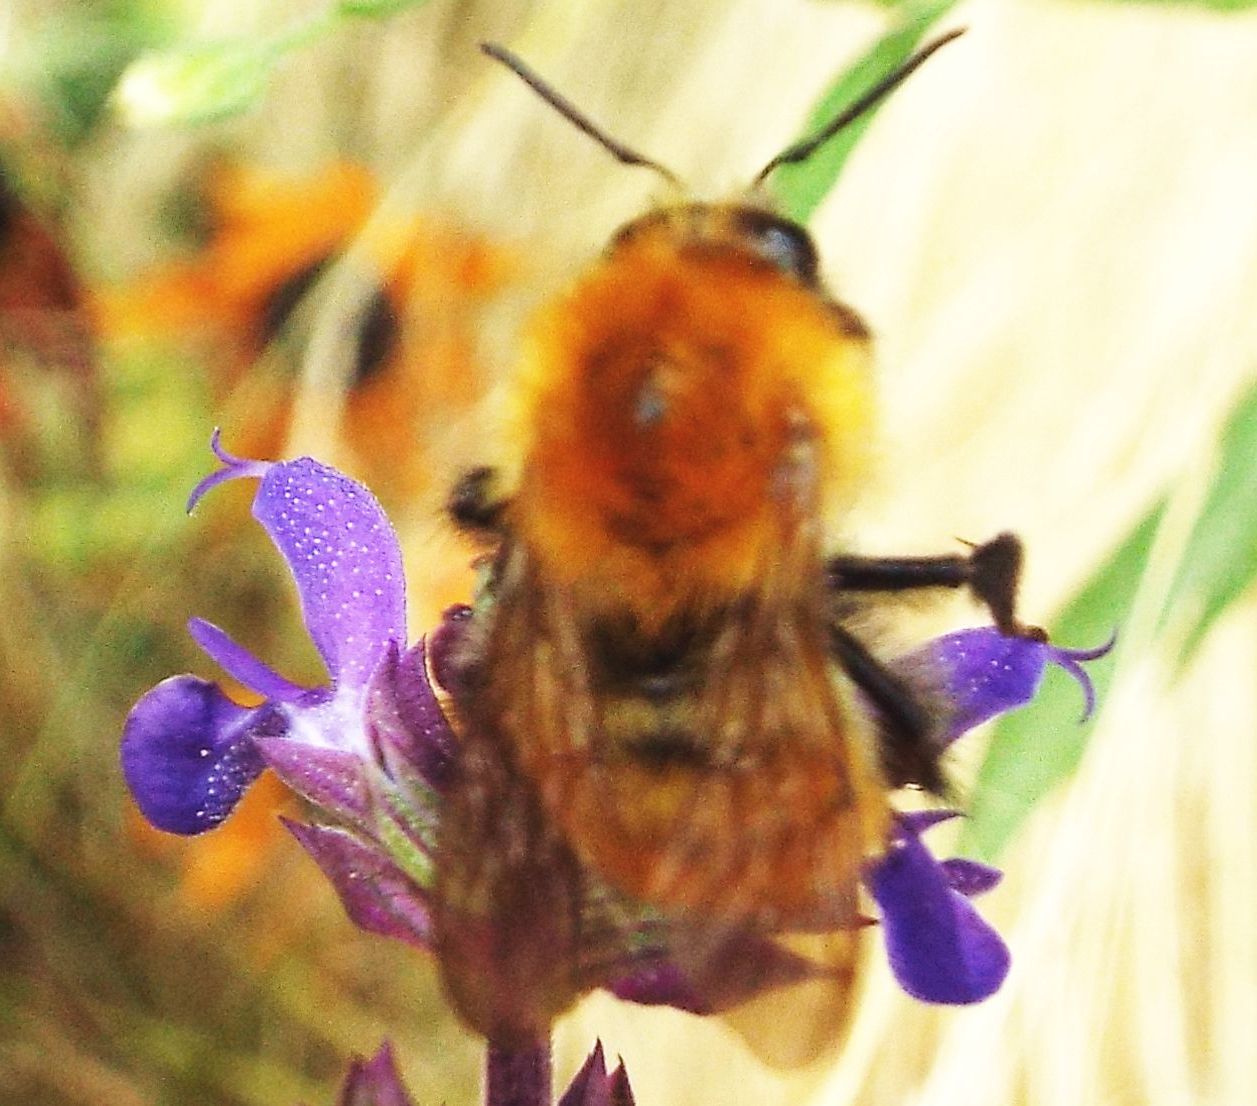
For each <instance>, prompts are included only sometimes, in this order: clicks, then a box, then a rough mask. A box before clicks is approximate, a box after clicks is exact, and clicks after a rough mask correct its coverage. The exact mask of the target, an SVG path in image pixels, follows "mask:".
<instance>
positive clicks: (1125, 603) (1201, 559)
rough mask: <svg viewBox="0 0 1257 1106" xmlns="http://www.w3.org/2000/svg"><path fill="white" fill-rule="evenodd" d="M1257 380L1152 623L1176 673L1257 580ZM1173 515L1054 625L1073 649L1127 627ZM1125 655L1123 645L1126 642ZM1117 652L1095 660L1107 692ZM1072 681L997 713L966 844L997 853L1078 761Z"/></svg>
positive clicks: (1125, 545) (1057, 637)
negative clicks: (1015, 709) (1003, 713)
mask: <svg viewBox="0 0 1257 1106" xmlns="http://www.w3.org/2000/svg"><path fill="white" fill-rule="evenodd" d="M1255 489H1257V386H1254V387H1251V388H1250V389H1249V390H1248V391H1247V392H1245V393H1244V395H1243V396H1241V398H1240V400H1239V402H1238V403H1237V404H1236V406H1235V409H1234V411H1233V413H1232V415H1231V418H1230V419H1229V420H1228V422H1227V424H1226V427H1225V428H1224V430H1223V432H1222V435H1221V437H1220V439H1219V442H1218V450H1217V459H1216V462H1215V464H1214V466H1213V471H1212V476H1211V479H1210V483H1209V487H1208V488H1207V490H1206V493H1205V495H1204V497H1203V506H1202V507H1201V509H1200V511H1199V513H1198V514H1197V516H1196V519H1195V521H1194V523H1193V524H1192V526H1191V530H1190V532H1189V534H1188V537H1187V540H1186V541H1185V542H1184V543H1183V548H1182V550H1181V552H1180V554H1179V559H1178V563H1177V565H1176V566H1174V568H1173V571H1172V573H1171V574H1170V576H1169V580H1170V581H1171V582H1170V586H1169V587H1168V588H1167V590H1166V594H1165V597H1164V599H1163V600H1162V601H1161V603H1160V609H1159V610H1153V611H1152V612H1151V615H1152V624H1153V625H1154V626H1155V627H1156V630H1157V640H1158V643H1159V644H1160V645H1161V646H1162V647H1165V648H1172V649H1174V650H1175V653H1174V655H1173V656H1172V657H1171V659H1172V660H1173V661H1175V662H1176V663H1177V665H1178V668H1179V671H1181V670H1182V668H1183V666H1185V665H1186V664H1187V662H1188V661H1189V660H1190V659H1191V657H1192V655H1193V654H1194V652H1195V650H1196V648H1197V647H1198V646H1199V645H1200V642H1201V641H1202V640H1203V639H1204V636H1205V635H1206V634H1207V633H1208V631H1209V629H1210V627H1212V626H1213V624H1214V623H1215V622H1216V621H1217V619H1218V618H1219V617H1220V616H1221V615H1222V614H1223V613H1224V612H1225V611H1226V609H1227V608H1228V607H1229V606H1230V605H1231V604H1232V603H1233V602H1235V601H1236V600H1237V599H1238V598H1240V596H1241V595H1243V594H1244V592H1245V591H1247V590H1248V588H1249V587H1250V585H1251V584H1252V583H1253V580H1254V578H1257V490H1255ZM1165 515H1166V505H1165V502H1164V501H1163V502H1161V503H1160V504H1158V505H1157V506H1156V507H1155V508H1153V510H1151V511H1150V512H1149V513H1148V514H1147V515H1146V516H1145V517H1144V518H1143V519H1142V520H1141V521H1140V522H1139V524H1138V525H1137V526H1136V527H1135V528H1134V530H1133V531H1132V532H1131V533H1130V534H1129V536H1128V537H1127V538H1126V540H1125V541H1124V542H1122V544H1121V546H1120V547H1119V548H1118V550H1117V551H1116V552H1115V553H1114V554H1113V555H1112V557H1110V558H1109V560H1108V562H1107V563H1106V564H1105V565H1104V566H1103V567H1102V568H1101V569H1100V570H1099V571H1098V572H1097V573H1096V575H1095V576H1094V577H1093V578H1092V580H1091V582H1090V583H1089V584H1087V586H1086V587H1085V588H1084V589H1083V591H1082V592H1081V593H1080V594H1079V595H1078V596H1077V598H1075V599H1074V601H1073V602H1071V603H1070V604H1069V606H1068V607H1067V608H1066V610H1065V611H1064V612H1063V613H1062V615H1061V617H1060V618H1059V619H1058V620H1057V622H1056V624H1055V625H1054V626H1053V627H1052V638H1053V640H1054V641H1058V642H1061V643H1062V644H1065V645H1069V646H1088V645H1093V644H1096V643H1098V642H1100V641H1102V640H1103V639H1104V638H1105V637H1106V636H1107V635H1108V634H1109V633H1111V632H1112V631H1113V629H1114V628H1120V627H1122V626H1123V625H1128V624H1129V621H1130V616H1131V610H1132V607H1133V604H1134V601H1135V593H1136V590H1137V588H1138V587H1139V584H1140V581H1141V580H1142V579H1143V576H1144V571H1145V569H1146V568H1147V565H1148V559H1149V555H1150V553H1151V551H1152V547H1153V541H1154V538H1155V536H1156V534H1157V531H1158V529H1159V527H1160V525H1161V521H1162V519H1163V518H1164V517H1165ZM1119 652H1120V649H1119ZM1114 664H1115V661H1114V658H1113V657H1112V656H1110V657H1107V658H1105V659H1104V660H1103V661H1100V662H1097V663H1096V664H1094V665H1091V666H1089V670H1090V671H1091V673H1092V676H1093V677H1094V679H1095V684H1096V691H1097V693H1098V695H1099V696H1100V698H1101V700H1102V699H1103V696H1104V692H1105V691H1106V690H1107V689H1108V686H1109V683H1110V680H1111V678H1112V673H1113V668H1114ZM1071 694H1076V692H1074V691H1073V690H1072V684H1071V682H1070V681H1068V680H1065V679H1063V678H1061V676H1060V675H1059V674H1055V675H1050V676H1049V678H1048V680H1047V681H1046V682H1045V684H1044V686H1043V689H1042V691H1041V692H1040V694H1039V695H1038V696H1036V697H1035V700H1034V702H1033V703H1031V704H1030V705H1029V706H1028V707H1026V708H1024V709H1023V710H1020V711H1018V712H1017V713H1015V714H1011V715H1008V716H1007V717H1005V718H1003V719H1001V720H1000V722H999V724H998V725H997V726H996V729H995V732H994V734H993V735H992V738H991V744H990V746H989V747H988V749H987V754H986V758H985V759H984V761H983V763H982V766H981V768H980V769H979V771H978V778H977V782H976V785H975V789H974V793H973V796H972V799H971V803H970V816H969V818H968V820H967V822H966V825H965V828H964V830H963V831H962V841H961V848H962V850H963V851H965V852H967V853H969V854H970V855H973V856H977V857H980V858H983V859H986V860H994V859H995V858H996V856H997V855H998V854H999V852H1000V851H1001V850H1002V849H1003V847H1004V846H1005V845H1006V844H1007V843H1008V841H1009V840H1010V839H1011V838H1012V836H1013V834H1014V833H1015V832H1016V831H1017V829H1018V828H1019V827H1020V826H1021V824H1022V822H1023V821H1025V819H1026V817H1027V815H1028V814H1029V813H1030V811H1031V810H1032V809H1033V807H1034V806H1035V804H1036V803H1038V802H1039V801H1040V800H1041V799H1042V798H1043V797H1044V796H1045V795H1047V794H1048V793H1049V792H1050V791H1051V790H1052V789H1053V788H1054V787H1055V786H1056V785H1057V784H1059V783H1060V782H1062V781H1063V780H1065V779H1067V778H1068V777H1069V776H1070V775H1071V774H1072V773H1073V772H1074V770H1075V769H1076V768H1077V766H1078V763H1079V761H1080V760H1081V759H1082V755H1083V752H1084V750H1085V749H1086V745H1087V740H1088V738H1089V737H1090V736H1091V731H1092V724H1091V723H1090V722H1087V723H1084V724H1082V725H1079V724H1077V722H1076V721H1075V718H1076V715H1075V714H1074V711H1073V709H1072V708H1071V705H1070V702H1069V697H1070V696H1071Z"/></svg>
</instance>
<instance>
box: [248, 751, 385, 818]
mask: <svg viewBox="0 0 1257 1106" xmlns="http://www.w3.org/2000/svg"><path fill="white" fill-rule="evenodd" d="M254 744H255V745H256V747H257V749H258V751H259V752H260V753H261V755H262V757H263V758H264V759H265V761H266V763H267V765H268V766H269V767H270V768H271V769H272V770H273V771H274V772H275V774H276V775H277V776H278V777H279V778H280V779H281V780H283V781H284V783H286V784H287V785H288V786H289V787H291V788H292V789H293V790H294V791H296V792H297V794H299V795H301V796H303V797H304V798H306V799H308V800H309V801H310V802H312V803H313V804H314V805H315V806H317V807H320V808H321V809H322V810H325V811H328V812H329V813H331V814H333V815H335V816H337V817H339V818H343V819H344V820H345V821H347V822H354V823H357V824H360V825H362V824H365V822H366V820H367V816H368V814H369V812H370V809H371V793H370V789H369V787H368V786H367V781H366V779H365V777H364V775H363V764H362V755H361V754H360V753H356V752H347V751H345V750H343V749H331V748H327V747H326V746H322V745H307V744H306V743H305V742H303V741H294V740H293V739H292V738H289V737H271V738H259V739H257V740H256V741H255V742H254Z"/></svg>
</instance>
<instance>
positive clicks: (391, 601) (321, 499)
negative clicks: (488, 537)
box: [253, 457, 406, 687]
mask: <svg viewBox="0 0 1257 1106" xmlns="http://www.w3.org/2000/svg"><path fill="white" fill-rule="evenodd" d="M253 517H254V518H256V519H257V520H258V522H260V523H261V524H262V526H263V527H264V528H265V530H266V532H267V533H268V534H269V535H270V536H271V540H272V541H274V543H275V545H276V547H277V548H278V549H279V551H280V553H281V554H282V555H283V557H284V560H285V561H287V562H288V567H289V569H290V570H291V572H292V575H293V579H294V580H295V581H296V583H297V592H298V594H299V595H300V598H301V611H302V615H303V617H304V619H305V624H306V628H307V629H308V630H309V632H310V637H311V638H312V639H313V641H314V645H315V648H317V649H318V651H319V654H320V656H322V658H323V661H324V663H325V664H326V665H327V670H328V673H329V674H330V675H331V677H332V681H333V683H334V684H337V685H345V686H350V687H363V686H365V685H366V683H367V681H368V680H369V679H370V677H371V673H372V672H373V671H374V670H375V666H376V665H377V664H378V663H379V662H380V659H381V658H382V657H383V656H384V652H385V650H386V649H387V647H388V643H389V642H399V643H401V642H404V641H405V637H406V591H405V581H404V579H403V577H402V557H401V550H400V549H399V548H398V545H397V535H396V534H395V533H394V532H393V527H392V525H391V524H390V523H389V521H388V518H387V516H386V515H385V514H384V509H383V508H382V507H381V506H380V504H379V502H378V501H377V500H376V498H375V496H373V495H372V494H371V493H370V492H369V491H367V489H366V488H364V487H363V486H362V485H361V484H357V483H355V482H354V481H352V480H350V479H349V478H348V477H347V476H342V475H341V474H340V473H339V472H337V471H336V470H335V469H333V468H329V467H328V466H327V465H321V464H319V463H318V462H317V461H313V460H311V459H310V458H309V457H302V458H301V459H299V460H296V461H287V462H284V463H283V464H277V465H273V466H272V467H271V468H270V469H269V470H268V471H267V473H266V475H265V476H264V477H263V479H262V484H261V487H259V488H258V493H257V498H256V499H255V500H254V501H253Z"/></svg>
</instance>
